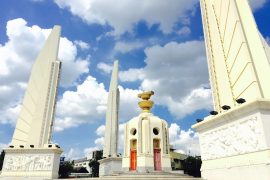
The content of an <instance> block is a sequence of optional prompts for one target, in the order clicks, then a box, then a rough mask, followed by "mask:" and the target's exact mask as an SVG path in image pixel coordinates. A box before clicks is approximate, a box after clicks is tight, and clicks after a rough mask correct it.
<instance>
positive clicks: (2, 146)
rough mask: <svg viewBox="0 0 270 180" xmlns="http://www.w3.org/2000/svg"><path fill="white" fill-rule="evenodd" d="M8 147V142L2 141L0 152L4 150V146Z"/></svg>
mask: <svg viewBox="0 0 270 180" xmlns="http://www.w3.org/2000/svg"><path fill="white" fill-rule="evenodd" d="M6 147H8V144H3V143H0V153H1V152H2V150H3V149H4V148H6Z"/></svg>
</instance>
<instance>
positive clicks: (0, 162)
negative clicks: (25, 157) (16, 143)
mask: <svg viewBox="0 0 270 180" xmlns="http://www.w3.org/2000/svg"><path fill="white" fill-rule="evenodd" d="M4 158H5V151H4V150H2V152H1V155H0V171H1V170H2V167H3V163H4Z"/></svg>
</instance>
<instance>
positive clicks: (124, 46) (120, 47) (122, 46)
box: [114, 41, 144, 54]
mask: <svg viewBox="0 0 270 180" xmlns="http://www.w3.org/2000/svg"><path fill="white" fill-rule="evenodd" d="M143 46H144V44H143V43H141V42H123V41H118V42H116V44H115V46H114V51H115V52H120V53H122V54H124V53H128V52H130V51H133V50H136V49H140V48H142V47H143Z"/></svg>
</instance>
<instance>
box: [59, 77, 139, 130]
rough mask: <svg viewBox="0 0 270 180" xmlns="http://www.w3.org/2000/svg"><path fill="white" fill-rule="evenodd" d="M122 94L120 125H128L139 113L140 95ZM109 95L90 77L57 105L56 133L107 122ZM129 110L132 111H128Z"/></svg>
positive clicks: (122, 92)
mask: <svg viewBox="0 0 270 180" xmlns="http://www.w3.org/2000/svg"><path fill="white" fill-rule="evenodd" d="M119 91H120V98H121V101H120V107H119V108H120V110H119V119H120V121H127V120H129V119H131V118H132V117H133V116H135V115H136V114H137V113H138V112H139V108H138V105H137V102H138V98H137V95H138V93H140V92H141V91H139V90H133V89H124V88H123V87H121V86H119ZM107 97H108V91H107V90H106V89H105V87H104V84H103V83H98V82H97V80H96V79H95V78H94V77H92V76H88V77H87V78H86V79H85V81H84V82H83V83H82V84H78V85H77V87H76V90H73V91H65V92H64V93H63V96H62V98H61V99H60V100H59V102H58V103H57V115H56V116H57V118H56V121H55V126H54V130H55V131H63V130H64V129H67V128H72V127H77V126H79V125H81V124H84V123H94V122H96V121H101V120H103V121H105V113H106V109H107ZM125 107H130V108H128V109H127V108H125Z"/></svg>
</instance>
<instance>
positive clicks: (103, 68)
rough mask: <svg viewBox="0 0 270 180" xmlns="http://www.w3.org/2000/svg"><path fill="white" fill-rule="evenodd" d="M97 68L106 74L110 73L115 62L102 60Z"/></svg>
mask: <svg viewBox="0 0 270 180" xmlns="http://www.w3.org/2000/svg"><path fill="white" fill-rule="evenodd" d="M97 68H98V69H99V70H101V71H102V72H104V73H106V74H110V73H111V72H112V69H113V64H106V63H103V62H101V63H98V64H97Z"/></svg>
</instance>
